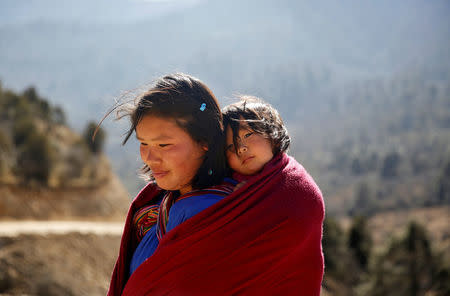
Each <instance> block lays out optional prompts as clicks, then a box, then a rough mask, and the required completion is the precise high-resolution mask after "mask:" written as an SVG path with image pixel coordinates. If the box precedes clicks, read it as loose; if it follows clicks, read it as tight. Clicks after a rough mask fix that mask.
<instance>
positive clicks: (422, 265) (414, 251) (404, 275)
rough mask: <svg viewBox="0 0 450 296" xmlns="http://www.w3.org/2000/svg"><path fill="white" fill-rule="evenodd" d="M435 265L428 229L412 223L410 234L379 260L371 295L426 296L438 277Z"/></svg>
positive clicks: (408, 231)
mask: <svg viewBox="0 0 450 296" xmlns="http://www.w3.org/2000/svg"><path fill="white" fill-rule="evenodd" d="M434 262H435V261H434V260H433V254H432V252H431V246H430V241H429V240H428V238H427V235H426V232H425V230H424V228H422V227H421V226H420V225H418V224H417V223H414V222H412V223H410V224H409V226H408V230H407V232H406V235H405V236H404V237H403V238H401V239H397V240H394V241H392V243H391V244H390V246H389V248H388V250H387V252H386V253H385V254H384V255H382V256H380V257H379V258H378V261H377V264H376V266H375V269H374V273H373V283H372V288H371V290H370V293H368V295H371V296H385V295H396V296H403V295H405V296H421V295H425V294H426V292H428V291H430V290H431V288H432V284H433V276H434V275H435V274H436V269H437V268H436V266H435V264H434Z"/></svg>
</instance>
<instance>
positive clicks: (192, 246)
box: [108, 154, 324, 296]
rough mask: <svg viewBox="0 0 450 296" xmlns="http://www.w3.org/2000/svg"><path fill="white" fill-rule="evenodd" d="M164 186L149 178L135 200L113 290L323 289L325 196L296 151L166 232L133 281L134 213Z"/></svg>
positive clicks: (225, 291) (152, 292)
mask: <svg viewBox="0 0 450 296" xmlns="http://www.w3.org/2000/svg"><path fill="white" fill-rule="evenodd" d="M159 193H160V190H159V189H157V188H156V186H155V185H153V184H150V185H147V186H146V187H145V188H144V189H143V190H142V191H141V192H140V193H139V194H138V196H137V197H136V199H135V200H134V201H133V203H132V205H131V207H130V210H129V213H128V217H127V221H126V224H125V229H124V233H123V236H122V241H121V246H120V253H119V257H118V259H117V262H116V266H115V268H114V272H113V276H112V279H111V284H110V288H109V292H108V295H109V296H112V295H133V296H134V295H307V296H316V295H317V296H318V295H319V294H320V286H321V282H322V276H323V270H324V265H323V263H324V261H323V254H322V248H321V239H322V222H323V218H324V203H323V199H322V194H321V192H320V190H319V188H318V186H317V185H316V184H315V182H314V180H313V179H312V178H311V177H310V176H309V174H308V173H307V172H306V171H305V169H304V168H303V167H302V166H301V165H300V164H299V163H298V162H297V161H295V159H293V158H292V157H289V156H287V155H286V154H282V155H278V156H276V157H274V159H272V160H271V161H270V162H269V163H268V164H267V165H266V166H265V167H264V169H263V171H262V172H261V173H259V174H257V175H255V176H253V177H251V178H249V179H248V180H247V183H246V184H245V185H244V186H242V187H241V188H239V189H238V190H236V191H235V192H233V193H232V194H230V195H229V196H227V197H226V198H224V199H223V200H221V201H220V202H218V203H216V204H215V205H213V206H211V207H209V208H207V209H206V210H204V211H202V212H200V213H199V214H197V215H195V216H194V217H192V218H190V219H188V220H187V221H185V222H184V223H182V224H180V225H178V226H177V227H175V228H174V229H172V230H171V231H169V232H168V233H166V234H165V236H164V237H163V238H162V240H161V241H160V244H159V246H158V248H157V249H156V251H155V253H154V254H153V255H152V256H151V257H150V258H149V259H147V260H146V261H145V262H144V263H142V264H141V266H139V268H138V269H136V271H135V272H134V273H133V274H132V276H131V277H130V278H129V279H128V280H127V275H128V268H129V261H130V258H131V256H132V254H133V252H134V250H135V248H136V242H135V241H134V235H132V218H133V214H134V212H135V211H136V209H138V208H140V207H142V206H143V205H145V204H148V203H151V201H152V199H154V198H155V197H156V196H157V195H158V194H159Z"/></svg>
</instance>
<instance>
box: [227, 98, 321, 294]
mask: <svg viewBox="0 0 450 296" xmlns="http://www.w3.org/2000/svg"><path fill="white" fill-rule="evenodd" d="M223 116H224V128H225V131H226V156H227V160H228V164H229V166H230V168H231V169H232V170H233V178H234V179H236V180H237V181H239V182H240V183H239V184H238V185H237V186H236V188H235V191H236V194H237V195H245V194H246V193H247V196H252V198H253V200H252V205H255V204H256V205H258V204H260V205H263V204H265V203H266V201H267V200H268V199H270V198H273V197H274V199H273V201H274V202H273V203H272V206H268V207H266V206H264V207H266V208H267V210H263V211H261V212H260V213H259V215H260V216H261V219H262V220H264V219H267V216H271V215H273V213H274V212H277V215H279V216H280V217H283V216H285V217H287V218H286V220H284V222H283V223H284V227H287V228H290V230H289V231H287V232H285V233H284V234H280V235H279V236H278V240H277V241H276V243H274V249H273V250H277V251H279V250H283V251H282V252H285V253H284V254H285V255H284V256H285V258H288V259H285V260H286V262H290V263H289V264H286V265H284V266H278V267H277V272H278V273H279V275H280V279H279V280H277V281H275V280H274V281H273V282H272V283H270V284H267V287H265V288H264V289H265V290H263V291H264V293H267V294H272V293H273V294H277V293H278V294H279V295H281V294H284V295H294V294H295V295H319V294H320V288H321V280H322V276H323V262H324V260H323V254H322V245H321V237H322V223H323V217H324V208H323V199H322V196H321V193H320V190H319V188H318V187H317V185H316V184H315V182H314V180H313V179H312V178H311V177H310V176H309V174H308V173H307V172H306V171H305V169H304V168H303V167H302V166H301V165H300V164H299V163H298V162H297V161H295V159H293V158H292V157H290V156H287V155H286V153H285V152H286V151H287V149H288V148H289V144H290V137H289V135H288V132H287V130H286V127H285V126H284V123H283V120H282V119H281V117H280V115H279V113H278V112H277V110H275V109H274V108H273V107H272V106H271V105H269V104H268V103H266V102H264V101H262V100H261V99H259V98H256V97H252V96H241V97H240V101H239V102H237V103H234V104H231V105H228V106H227V107H225V108H224V109H223ZM273 167H278V168H279V170H277V172H276V173H270V171H271V170H273ZM238 191H239V192H238ZM249 192H251V193H249ZM244 202H245V199H242V203H244ZM261 208H262V207H261ZM249 211H250V210H249ZM272 220H273V221H276V219H272ZM254 223H256V222H254ZM272 223H274V224H278V225H282V224H283V223H280V222H272ZM281 228H283V227H280V228H279V229H278V230H280V229H281ZM280 232H281V231H280ZM269 241H270V240H267V241H266V242H264V243H262V244H261V246H264V248H266V247H267V246H268V245H269V244H270V242H269ZM288 250H295V251H288ZM248 252H249V253H250V254H251V253H254V252H255V251H253V250H252V249H249V250H248ZM286 254H289V255H286ZM294 254H295V255H294ZM270 256H271V255H270V252H268V253H267V254H261V255H260V257H259V259H260V260H270V259H269V258H270ZM243 258H245V259H247V258H246V257H245V256H244V257H243ZM274 264H275V262H274ZM295 269H297V270H298V271H299V272H298V273H296V272H295V271H294V270H295ZM261 285H264V284H261ZM281 291H283V293H281Z"/></svg>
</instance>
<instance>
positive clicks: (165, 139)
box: [136, 115, 208, 194]
mask: <svg viewBox="0 0 450 296" xmlns="http://www.w3.org/2000/svg"><path fill="white" fill-rule="evenodd" d="M136 137H137V139H138V140H139V142H140V152H141V158H142V161H143V162H144V163H145V164H147V165H148V166H149V167H150V169H151V170H152V173H153V177H154V178H155V180H156V183H157V184H158V186H159V187H160V188H162V189H165V190H179V191H180V193H181V194H185V193H187V192H189V191H191V190H192V186H191V183H192V179H193V178H194V176H195V175H196V174H197V171H198V169H199V167H200V165H201V164H202V162H203V159H204V155H205V153H206V151H207V150H208V148H207V146H204V145H200V144H199V143H197V142H196V141H194V140H193V139H192V138H191V136H190V135H189V134H188V133H187V132H186V131H184V130H183V129H182V128H180V127H179V126H178V125H177V123H176V122H175V120H174V119H173V118H162V117H156V116H152V115H147V116H144V117H143V118H142V120H141V121H140V122H139V124H138V125H137V126H136Z"/></svg>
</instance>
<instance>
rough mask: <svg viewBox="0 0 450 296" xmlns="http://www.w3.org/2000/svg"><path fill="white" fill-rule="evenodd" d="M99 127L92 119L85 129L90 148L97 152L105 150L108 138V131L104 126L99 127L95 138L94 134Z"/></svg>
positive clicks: (85, 138)
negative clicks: (104, 146) (106, 131)
mask: <svg viewBox="0 0 450 296" xmlns="http://www.w3.org/2000/svg"><path fill="white" fill-rule="evenodd" d="M96 129H97V123H95V122H93V121H91V122H89V123H88V124H87V126H86V128H85V129H84V133H83V138H84V140H85V142H86V144H87V145H88V147H89V150H90V151H91V152H93V153H95V154H97V153H100V152H102V151H103V145H104V143H105V139H106V133H105V131H104V130H103V129H102V128H100V127H99V128H98V130H97V133H96V135H95V138H94V139H93V138H92V137H93V135H94V133H95V131H96Z"/></svg>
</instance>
